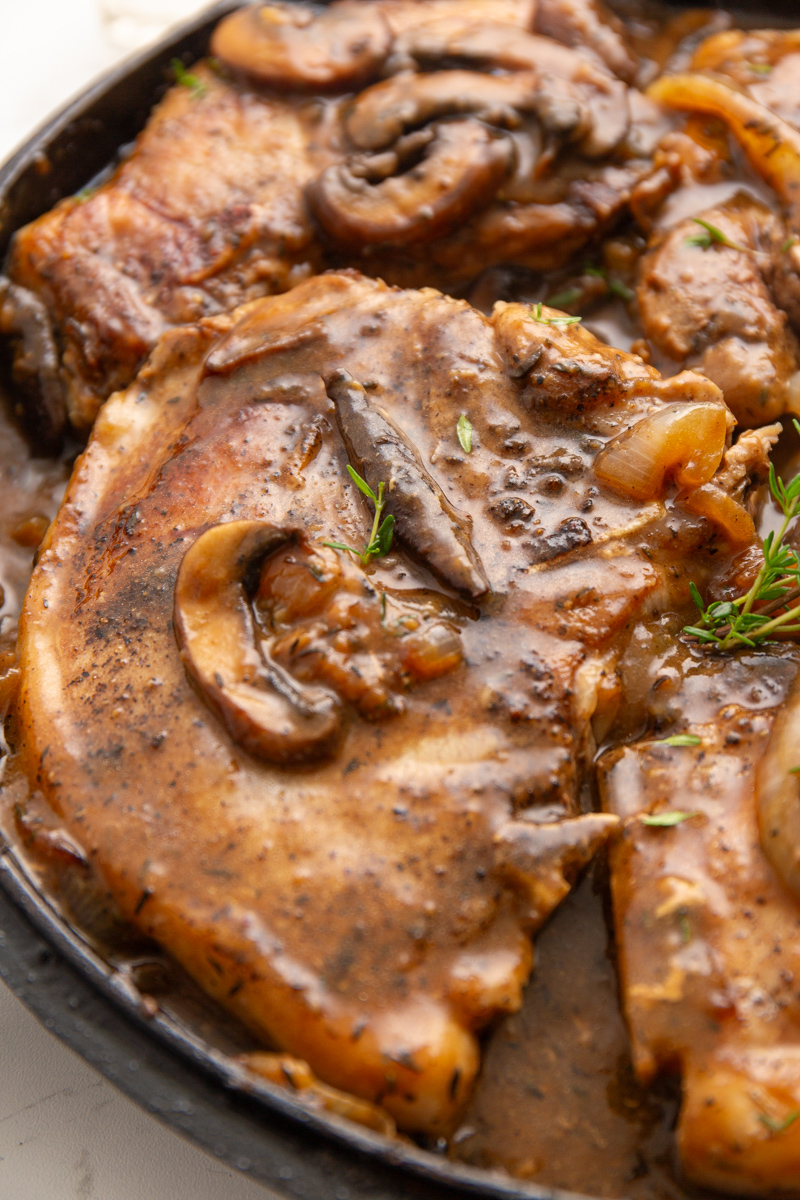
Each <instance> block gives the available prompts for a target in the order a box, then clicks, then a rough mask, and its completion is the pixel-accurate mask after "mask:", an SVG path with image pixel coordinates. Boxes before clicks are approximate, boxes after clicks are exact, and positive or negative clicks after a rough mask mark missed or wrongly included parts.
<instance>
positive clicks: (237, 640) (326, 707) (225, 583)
mask: <svg viewBox="0 0 800 1200" xmlns="http://www.w3.org/2000/svg"><path fill="white" fill-rule="evenodd" d="M296 537H297V531H295V530H293V529H291V528H288V527H285V526H281V525H272V524H269V523H268V522H263V521H229V522H226V523H225V524H222V525H214V526H212V528H211V529H207V530H206V531H205V533H202V534H201V535H200V537H199V538H198V539H197V540H196V541H195V542H194V543H193V544H192V545H191V546H190V547H189V549H188V550H187V551H186V554H185V555H184V558H183V562H182V563H181V566H180V570H179V572H178V579H177V583H176V585H175V633H176V636H177V639H178V645H179V647H180V651H181V657H182V659H183V662H184V665H185V667H186V670H187V671H188V672H189V674H190V676H191V677H192V679H193V681H194V683H195V684H196V686H197V688H198V689H199V691H200V693H201V695H202V696H203V698H204V699H205V700H206V702H207V703H208V704H209V705H210V706H211V708H212V709H214V711H215V712H216V713H217V714H218V716H219V717H220V719H221V720H222V722H223V724H224V725H225V728H226V729H227V730H228V733H229V734H230V735H231V737H232V738H233V740H234V741H235V742H237V743H238V744H239V745H240V746H242V747H243V748H244V749H245V750H248V751H249V752H250V753H251V754H254V755H256V757H258V758H264V759H267V760H269V761H270V762H275V763H302V762H309V761H313V760H315V759H319V758H322V757H323V756H324V755H326V754H327V753H329V752H330V751H331V750H332V749H333V747H334V746H335V744H336V741H337V739H338V737H339V734H340V732H341V727H342V713H341V705H340V703H339V701H338V699H337V698H336V697H335V696H334V695H333V694H332V693H331V692H328V691H327V690H325V689H324V688H319V687H309V686H307V685H301V684H299V683H298V682H297V681H296V680H295V679H293V678H292V677H291V676H290V675H288V674H287V672H285V671H282V670H281V669H280V668H279V667H278V666H276V664H274V663H272V662H270V661H269V660H268V658H267V656H266V654H265V651H264V649H263V648H262V647H261V646H260V645H259V639H258V637H257V634H256V626H255V621H254V618H253V613H252V610H251V608H250V604H249V599H248V596H247V593H246V581H247V580H248V578H249V577H251V576H252V575H253V573H254V571H256V570H257V569H258V567H259V566H260V565H261V563H262V562H263V560H264V559H265V558H266V557H267V556H268V555H269V554H271V553H272V552H273V551H275V550H277V549H279V547H281V546H284V545H285V544H286V543H287V542H288V541H292V540H294V539H295V538H296Z"/></svg>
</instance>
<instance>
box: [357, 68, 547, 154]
mask: <svg viewBox="0 0 800 1200" xmlns="http://www.w3.org/2000/svg"><path fill="white" fill-rule="evenodd" d="M541 102H542V95H541V91H540V81H539V76H538V75H537V74H536V73H535V72H533V71H519V72H517V73H515V74H513V75H503V76H497V75H481V74H480V73H479V72H478V71H434V72H432V73H431V74H429V75H417V74H415V73H412V72H404V73H403V74H401V75H395V76H394V77H393V78H392V79H386V80H384V81H383V82H382V83H376V84H374V85H373V86H372V87H371V88H367V89H366V91H363V92H362V93H361V94H360V95H359V96H358V97H357V98H356V100H355V102H354V104H353V107H352V109H351V111H350V114H349V116H348V118H347V121H346V128H347V132H348V134H349V136H350V139H351V141H352V142H353V143H354V144H355V145H356V146H358V147H359V149H361V150H382V149H383V148H384V147H386V146H391V144H392V143H393V142H395V141H397V139H398V138H399V137H400V136H401V134H403V133H405V132H406V130H407V129H413V128H414V127H415V126H418V125H423V124H425V123H426V122H427V121H431V120H433V119H434V118H436V117H446V116H454V115H456V114H459V113H474V115H475V116H477V117H479V118H480V119H481V120H482V121H486V122H487V123H488V124H489V125H500V126H502V127H503V128H506V129H514V128H516V126H517V125H519V115H518V114H519V112H534V111H536V107H537V104H540V103H541Z"/></svg>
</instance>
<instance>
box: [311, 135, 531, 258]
mask: <svg viewBox="0 0 800 1200" xmlns="http://www.w3.org/2000/svg"><path fill="white" fill-rule="evenodd" d="M513 157H514V150H513V146H512V144H511V142H510V141H509V140H508V138H504V137H498V135H497V134H496V133H495V132H494V131H493V130H491V129H487V127H486V126H485V125H482V124H481V123H480V122H479V121H474V120H471V119H468V120H465V121H452V122H447V123H445V124H442V125H439V126H437V127H436V128H435V130H434V131H433V133H432V134H431V135H430V140H429V141H428V145H427V148H426V150H425V153H424V157H423V158H422V161H421V162H418V163H416V165H414V166H412V167H411V169H410V170H407V171H405V172H404V173H403V174H401V175H390V177H389V178H386V175H388V174H389V171H391V170H393V169H394V168H395V164H396V163H397V160H396V159H395V158H394V157H393V156H389V160H388V161H387V155H385V154H382V155H379V156H376V160H375V161H374V163H372V164H370V162H369V160H363V161H362V162H360V163H352V162H351V163H350V164H348V163H342V164H339V165H335V166H331V167H328V169H327V170H326V171H323V173H322V174H321V175H320V176H319V178H318V179H316V180H314V181H313V182H312V183H311V184H310V185H309V188H308V190H307V193H306V194H307V198H308V201H309V204H310V205H311V209H312V211H313V213H314V215H315V217H316V218H317V220H318V221H319V223H320V224H321V225H322V227H323V228H324V230H325V232H326V233H327V234H329V235H330V237H331V238H332V239H333V240H334V241H336V242H339V243H340V244H342V245H345V246H354V247H359V248H363V247H364V246H376V245H386V246H408V245H411V244H413V243H419V242H429V241H432V240H433V239H434V238H438V237H443V236H445V234H447V233H449V232H450V231H451V230H453V229H455V228H457V227H458V226H459V225H461V224H462V223H463V222H464V221H466V220H467V218H468V217H470V216H472V214H473V213H475V212H478V211H479V210H480V209H482V208H485V207H486V206H487V205H488V204H490V203H491V201H492V200H493V198H494V196H495V195H496V193H497V190H498V188H499V187H500V185H501V184H502V182H503V180H504V179H505V177H506V175H507V174H508V172H509V170H510V168H511V166H512V162H513ZM356 171H358V174H357V173H356ZM370 176H371V177H372V178H370ZM376 177H377V179H378V182H374V181H373V180H375V179H376Z"/></svg>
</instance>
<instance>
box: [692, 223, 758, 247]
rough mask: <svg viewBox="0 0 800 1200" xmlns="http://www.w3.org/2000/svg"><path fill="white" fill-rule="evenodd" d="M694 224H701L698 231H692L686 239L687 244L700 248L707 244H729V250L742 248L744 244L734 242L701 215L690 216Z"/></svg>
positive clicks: (707, 245)
mask: <svg viewBox="0 0 800 1200" xmlns="http://www.w3.org/2000/svg"><path fill="white" fill-rule="evenodd" d="M692 220H693V221H694V223H695V225H700V226H702V229H701V231H700V232H699V233H693V234H692V235H691V236H690V237H687V239H686V245H687V246H699V247H700V248H701V249H702V250H707V249H708V248H709V246H710V245H711V244H712V242H713V243H716V245H718V246H730V248H731V250H744V249H745V247H744V246H740V245H739V243H738V242H734V241H732V240H731V238H729V237H728V235H727V234H726V233H723V232H722V230H721V229H720V228H719V227H718V226H716V225H712V224H711V222H710V221H704V220H703V218H702V217H692Z"/></svg>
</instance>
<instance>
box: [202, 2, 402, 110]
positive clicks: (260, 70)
mask: <svg viewBox="0 0 800 1200" xmlns="http://www.w3.org/2000/svg"><path fill="white" fill-rule="evenodd" d="M391 44H392V35H391V31H390V29H389V26H388V25H387V23H386V21H385V19H384V17H383V16H382V14H381V12H380V10H379V9H378V7H377V6H376V5H373V4H359V3H353V2H352V0H343V2H342V3H339V4H331V5H330V7H328V8H324V9H322V11H318V10H315V9H313V8H311V7H310V6H309V5H306V4H281V3H277V4H256V5H254V6H252V7H250V8H243V9H240V10H239V11H238V12H235V13H232V14H231V15H230V16H229V17H227V18H226V19H225V20H224V21H222V22H221V23H220V24H219V25H218V26H217V28H216V30H215V31H214V35H213V37H212V39H211V53H212V54H214V55H216V56H217V58H219V59H221V60H222V62H224V63H226V64H227V66H229V67H233V68H234V70H237V71H244V72H246V73H247V74H248V75H252V76H253V77H254V78H255V79H258V80H259V81H260V82H262V83H268V84H273V85H276V86H277V85H283V86H284V87H290V88H302V89H310V88H324V89H329V88H349V87H353V86H355V85H357V84H360V83H363V82H364V81H365V80H367V79H369V78H370V77H371V76H374V75H375V74H376V73H377V71H378V69H379V68H380V66H381V64H382V63H383V61H384V59H385V58H386V56H387V55H388V53H389V50H390V48H391Z"/></svg>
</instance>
